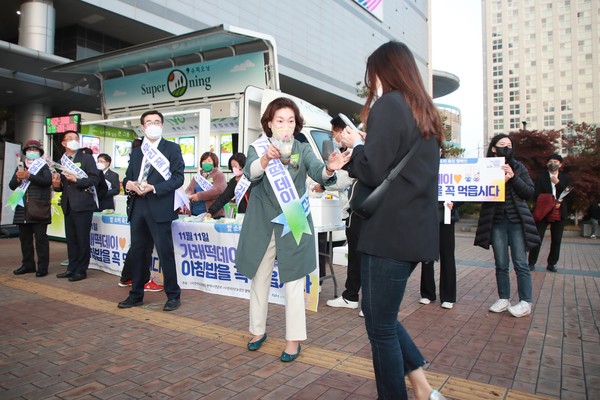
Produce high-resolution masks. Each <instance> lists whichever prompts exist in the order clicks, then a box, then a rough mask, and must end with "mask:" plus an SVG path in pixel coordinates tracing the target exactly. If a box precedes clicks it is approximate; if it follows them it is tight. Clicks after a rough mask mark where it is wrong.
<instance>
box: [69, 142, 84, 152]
mask: <svg viewBox="0 0 600 400" xmlns="http://www.w3.org/2000/svg"><path fill="white" fill-rule="evenodd" d="M80 148H81V145H80V144H79V141H77V140H70V141H68V142H67V149H69V150H72V151H77V150H79V149H80Z"/></svg>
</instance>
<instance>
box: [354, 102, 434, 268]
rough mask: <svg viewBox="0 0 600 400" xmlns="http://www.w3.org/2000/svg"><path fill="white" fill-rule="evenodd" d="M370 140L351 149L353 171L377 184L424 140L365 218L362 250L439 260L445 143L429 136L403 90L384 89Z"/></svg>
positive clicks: (373, 117) (373, 114)
mask: <svg viewBox="0 0 600 400" xmlns="http://www.w3.org/2000/svg"><path fill="white" fill-rule="evenodd" d="M367 135H368V136H367V140H366V143H365V144H364V145H363V146H357V147H355V148H354V150H353V152H352V158H351V159H350V163H349V165H348V172H349V173H350V176H352V177H356V178H357V179H358V180H359V181H360V182H362V183H364V184H366V185H367V186H371V187H376V186H378V185H379V184H380V183H381V182H382V181H383V180H384V179H385V177H387V175H388V172H389V171H390V170H391V169H392V168H394V167H395V166H396V165H397V164H398V163H399V162H400V160H401V159H402V158H403V157H404V156H405V155H406V154H407V153H408V152H409V150H410V149H411V147H412V146H413V145H414V143H415V142H416V141H417V139H418V140H421V144H420V146H419V148H418V150H417V152H416V153H415V154H414V156H413V157H412V158H411V159H410V161H409V162H408V163H407V164H406V166H405V167H404V169H403V170H402V172H400V174H399V175H398V176H397V177H396V179H395V180H394V181H393V182H392V184H391V185H390V188H389V190H388V192H387V193H386V195H385V198H384V199H383V201H382V202H381V205H380V206H379V208H378V210H377V211H376V212H375V214H374V215H373V216H372V217H371V218H369V219H367V220H364V221H362V229H361V231H360V238H359V242H358V250H359V251H361V252H363V253H367V254H370V255H374V256H378V257H382V258H390V259H392V260H396V261H409V262H411V261H412V262H417V261H430V260H437V259H438V254H439V244H438V243H439V221H438V195H437V189H438V170H439V164H440V146H439V144H438V143H437V140H436V139H435V138H429V139H428V140H425V139H424V138H423V136H422V135H421V132H419V130H418V128H417V126H416V121H415V119H414V118H413V114H412V110H411V108H410V107H409V105H408V104H407V103H406V100H405V99H404V96H402V94H400V92H397V91H393V92H388V93H386V94H384V95H383V96H382V97H381V98H380V99H379V100H377V101H376V102H375V103H374V104H373V107H372V108H371V110H370V112H369V117H368V120H367Z"/></svg>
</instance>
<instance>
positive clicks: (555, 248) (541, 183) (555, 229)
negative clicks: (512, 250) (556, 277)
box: [529, 153, 571, 272]
mask: <svg viewBox="0 0 600 400" xmlns="http://www.w3.org/2000/svg"><path fill="white" fill-rule="evenodd" d="M562 162H563V158H562V157H561V156H560V154H556V153H555V154H552V155H550V157H548V160H547V163H546V166H547V168H548V172H542V173H541V174H540V175H538V177H537V179H536V181H535V199H536V200H537V197H538V196H539V195H540V194H541V193H550V194H552V195H553V196H554V198H556V199H558V198H559V197H560V195H561V193H562V192H563V191H564V190H565V189H566V188H567V187H568V186H571V180H570V179H569V177H568V176H567V174H565V173H563V172H560V168H561V167H562ZM557 207H560V220H559V221H554V222H548V221H547V220H546V219H543V220H542V221H538V222H536V226H537V229H538V233H539V235H540V239H541V241H542V242H543V241H544V234H545V233H546V228H547V227H548V224H550V237H551V242H550V253H549V254H548V266H547V267H546V269H547V270H548V271H550V272H556V271H558V269H557V268H556V263H558V258H559V257H560V244H561V241H562V236H563V230H564V229H565V222H566V221H567V219H568V218H569V210H568V208H567V203H566V202H565V201H562V202H560V203H558V204H557ZM541 247H542V245H541V244H540V245H539V246H538V247H536V248H534V249H531V251H530V252H529V269H530V270H531V271H533V270H534V269H535V263H536V262H537V260H538V255H539V254H540V248H541Z"/></svg>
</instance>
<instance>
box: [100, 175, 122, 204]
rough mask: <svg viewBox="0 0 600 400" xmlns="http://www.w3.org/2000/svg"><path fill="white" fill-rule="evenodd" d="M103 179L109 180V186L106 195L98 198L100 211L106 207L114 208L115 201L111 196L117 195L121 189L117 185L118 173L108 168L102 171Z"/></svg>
mask: <svg viewBox="0 0 600 400" xmlns="http://www.w3.org/2000/svg"><path fill="white" fill-rule="evenodd" d="M104 179H106V180H107V181H109V182H110V185H111V188H110V189H108V191H107V192H106V195H104V197H103V198H102V199H100V211H102V210H108V209H112V210H114V209H115V201H114V199H113V197H114V196H116V195H118V194H119V192H120V191H121V188H120V186H119V174H117V173H116V172H115V171H113V170H111V169H110V168H109V169H107V170H106V171H105V172H104Z"/></svg>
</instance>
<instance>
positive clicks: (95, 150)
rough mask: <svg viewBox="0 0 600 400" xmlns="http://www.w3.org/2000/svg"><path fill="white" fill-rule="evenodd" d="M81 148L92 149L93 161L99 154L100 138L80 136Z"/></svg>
mask: <svg viewBox="0 0 600 400" xmlns="http://www.w3.org/2000/svg"><path fill="white" fill-rule="evenodd" d="M81 147H87V148H90V149H92V154H93V156H94V159H97V158H98V154H100V138H99V137H98V136H88V135H81Z"/></svg>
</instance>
